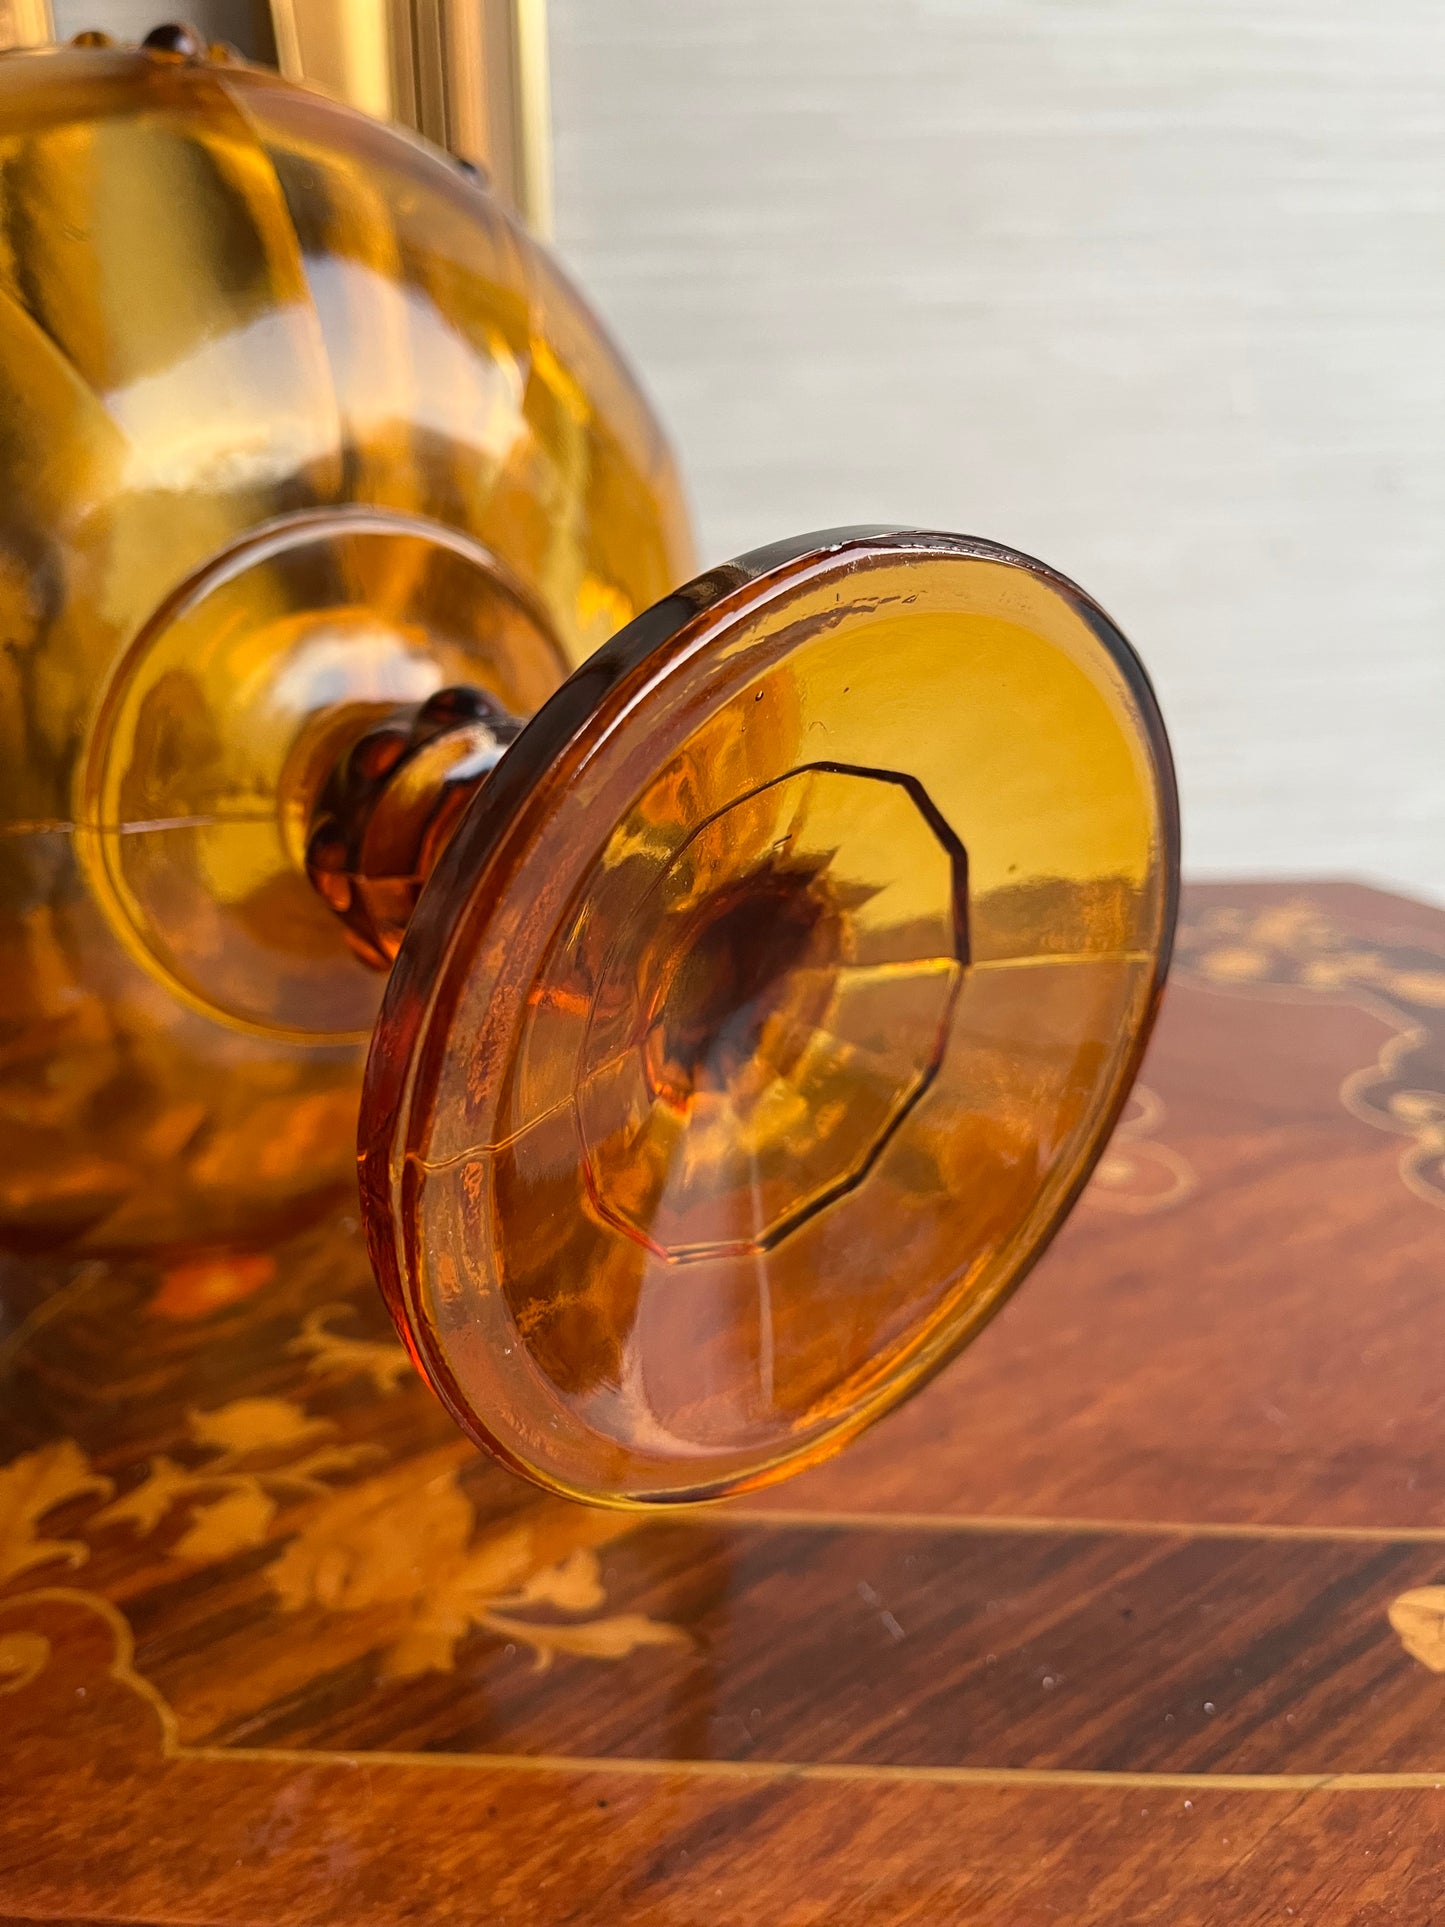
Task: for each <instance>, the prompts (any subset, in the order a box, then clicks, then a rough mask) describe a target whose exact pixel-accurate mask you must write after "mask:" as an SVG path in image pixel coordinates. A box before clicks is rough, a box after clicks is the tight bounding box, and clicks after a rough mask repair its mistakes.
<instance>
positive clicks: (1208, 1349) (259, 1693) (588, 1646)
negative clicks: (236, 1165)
mask: <svg viewBox="0 0 1445 1927" xmlns="http://www.w3.org/2000/svg"><path fill="white" fill-rule="evenodd" d="M1442 1160H1445V913H1441V912H1439V911H1434V910H1429V909H1426V908H1423V907H1422V906H1420V905H1417V904H1412V903H1408V902H1405V901H1402V900H1400V899H1398V898H1394V897H1388V896H1384V895H1381V894H1379V893H1376V892H1373V891H1368V890H1364V889H1361V888H1357V887H1352V886H1345V885H1340V886H1327V887H1325V886H1313V885H1312V886H1309V887H1308V888H1305V887H1300V888H1298V889H1291V888H1283V887H1279V886H1268V887H1266V886H1238V887H1223V886H1216V887H1211V888H1207V889H1196V890H1194V891H1193V892H1192V893H1190V895H1189V897H1188V900H1187V904H1186V911H1185V917H1184V923H1183V929H1182V932H1181V942H1180V948H1179V957H1178V965H1177V970H1176V974H1175V977H1174V980H1173V986H1172V988H1171V990H1170V993H1169V997H1168V1000H1167V1004H1166V1008H1165V1013H1164V1017H1163V1019H1162V1022H1161V1025H1160V1029H1159V1032H1158V1035H1157V1038H1156V1041H1155V1045H1154V1048H1153V1050H1152V1052H1151V1055H1150V1058H1149V1061H1148V1064H1147V1066H1146V1068H1145V1073H1144V1080H1143V1085H1142V1087H1141V1089H1140V1092H1139V1094H1138V1097H1137V1098H1136V1100H1135V1102H1134V1104H1133V1107H1132V1110H1131V1113H1130V1115H1129V1117H1128V1119H1127V1120H1126V1122H1125V1125H1124V1126H1123V1128H1122V1129H1121V1131H1120V1133H1119V1135H1118V1137H1117V1138H1116V1140H1115V1143H1114V1145H1113V1147H1112V1148H1111V1150H1110V1153H1109V1155H1108V1157H1107V1159H1106V1161H1105V1163H1104V1165H1103V1166H1102V1167H1101V1169H1100V1172H1099V1173H1098V1175H1097V1177H1096V1179H1095V1182H1094V1184H1093V1186H1092V1188H1091V1190H1090V1192H1089V1194H1088V1195H1087V1196H1086V1198H1085V1199H1084V1201H1083V1203H1082V1205H1081V1206H1080V1209H1079V1211H1078V1212H1077V1214H1076V1216H1075V1218H1074V1220H1073V1222H1072V1224H1071V1225H1070V1227H1069V1229H1068V1230H1067V1231H1066V1233H1065V1234H1064V1236H1063V1237H1062V1238H1061V1239H1060V1240H1059V1243H1058V1244H1057V1246H1056V1247H1055V1249H1054V1250H1053V1251H1052V1252H1051V1253H1050V1255H1049V1257H1048V1258H1047V1259H1046V1261H1045V1262H1044V1264H1043V1265H1042V1266H1041V1267H1040V1269H1039V1271H1038V1273H1037V1275H1036V1276H1035V1278H1034V1279H1033V1280H1032V1281H1031V1283H1030V1284H1029V1286H1028V1287H1027V1289H1026V1290H1025V1291H1024V1292H1023V1294H1022V1295H1021V1297H1020V1298H1019V1299H1018V1300H1017V1301H1016V1303H1015V1304H1014V1305H1013V1306H1011V1307H1010V1308H1009V1310H1008V1311H1007V1312H1006V1313H1005V1314H1004V1315H1003V1316H1002V1317H1001V1318H1000V1319H999V1321H998V1322H997V1324H995V1325H994V1326H993V1327H992V1328H991V1329H990V1330H989V1331H988V1332H987V1333H986V1334H985V1335H984V1337H983V1338H982V1339H981V1340H980V1342H979V1343H978V1345H977V1346H976V1347H975V1348H974V1350H973V1351H972V1352H971V1353H970V1354H969V1355H968V1357H966V1358H965V1359H963V1360H962V1361H960V1362H959V1363H958V1364H957V1365H955V1366H954V1367H953V1368H952V1369H951V1370H950V1371H949V1372H948V1373H947V1374H946V1375H945V1376H944V1377H943V1379H942V1380H940V1381H939V1382H938V1383H937V1384H935V1385H934V1386H933V1387H932V1388H931V1389H930V1390H929V1391H928V1392H927V1393H925V1394H924V1395H923V1396H922V1397H921V1398H919V1399H918V1400H917V1401H916V1402H915V1403H914V1404H913V1405H912V1406H911V1407H910V1408H909V1409H907V1410H906V1411H904V1412H902V1413H900V1414H898V1415H897V1416H896V1417H895V1418H893V1419H892V1420H891V1421H890V1422H889V1423H887V1424H885V1425H884V1426H883V1427H881V1428H880V1429H879V1430H878V1431H876V1432H875V1433H874V1434H873V1435H872V1436H871V1437H870V1438H869V1439H867V1440H865V1441H864V1442H863V1443H862V1444H861V1445H860V1446H858V1447H856V1448H854V1450H853V1451H852V1452H851V1453H850V1454H848V1455H847V1456H845V1457H844V1458H843V1459H841V1460H839V1461H837V1462H836V1463H835V1464H833V1465H831V1466H828V1467H826V1468H824V1469H823V1470H821V1471H819V1472H816V1473H814V1474H812V1475H810V1476H809V1477H808V1478H807V1479H806V1480H804V1481H801V1482H797V1483H794V1484H792V1485H788V1486H784V1487H782V1488H781V1489H779V1490H778V1491H777V1492H776V1493H774V1494H772V1495H769V1496H768V1497H767V1498H766V1499H763V1500H758V1501H755V1502H752V1503H749V1504H747V1505H733V1506H729V1507H726V1508H723V1509H718V1510H712V1511H706V1512H702V1513H700V1514H697V1515H695V1516H690V1517H685V1518H675V1519H668V1520H665V1521H661V1522H649V1521H647V1520H643V1521H640V1522H639V1521H638V1520H637V1519H635V1518H633V1517H631V1516H619V1515H612V1514H602V1513H593V1512H588V1511H583V1510H581V1509H577V1508H573V1507H569V1506H567V1505H564V1504H562V1503H560V1502H555V1501H550V1500H544V1499H538V1498H536V1497H534V1496H533V1495H531V1494H530V1493H529V1492H528V1491H527V1490H526V1489H524V1488H523V1487H521V1486H520V1485H517V1484H515V1483H514V1482H512V1481H511V1480H510V1479H509V1478H508V1477H507V1476H506V1475H505V1474H503V1473H501V1472H499V1471H497V1470H496V1469H494V1468H492V1467H491V1466H489V1465H486V1464H483V1463H482V1462H481V1461H480V1460H479V1459H477V1458H476V1457H475V1456H474V1455H473V1454H472V1453H471V1452H470V1451H469V1450H468V1449H467V1448H466V1447H465V1446H464V1445H463V1444H461V1443H460V1442H459V1441H458V1440H457V1438H456V1437H455V1435H454V1434H453V1432H452V1431H451V1428H450V1426H449V1424H448V1422H447V1421H446V1420H445V1419H444V1418H443V1417H442V1416H441V1414H440V1413H439V1411H437V1410H436V1409H435V1408H434V1407H433V1406H432V1404H431V1403H430V1401H429V1400H428V1398H427V1396H426V1395H425V1394H424V1393H423V1392H422V1390H421V1389H420V1387H419V1386H418V1385H417V1384H416V1383H415V1382H414V1380H413V1379H412V1377H411V1375H410V1370H409V1367H407V1365H406V1363H405V1361H404V1359H403V1357H402V1354H401V1353H400V1351H399V1350H398V1349H397V1348H396V1346H395V1344H394V1343H393V1341H392V1340H391V1338H390V1336H389V1334H388V1331H387V1328H386V1324H385V1319H384V1316H383V1314H382V1311H381V1307H380V1305H379V1302H378V1301H377V1298H376V1295H375V1292H374V1290H373V1288H372V1286H371V1284H370V1281H369V1277H368V1273H367V1269H366V1264H365V1259H364V1256H363V1254H362V1252H361V1249H360V1247H359V1244H358V1241H357V1235H356V1226H355V1223H354V1222H353V1221H351V1220H346V1221H343V1222H340V1223H336V1224H333V1225H330V1226H328V1227H326V1228H325V1229H324V1230H323V1231H322V1232H320V1233H313V1234H311V1235H309V1236H307V1237H304V1238H301V1239H299V1240H297V1241H296V1242H295V1243H294V1244H292V1245H290V1246H288V1247H286V1248H284V1249H279V1250H276V1251H274V1252H269V1253H265V1254H262V1255H259V1256H258V1255H251V1256H241V1257H234V1258H230V1259H216V1260H211V1261H207V1262H191V1263H187V1264H183V1265H178V1266H173V1267H171V1268H170V1269H168V1270H165V1271H163V1272H158V1271H157V1270H155V1269H154V1268H152V1267H148V1266H146V1265H143V1264H131V1265H120V1266H108V1265H101V1264H97V1263H91V1264H82V1265H78V1266H70V1267H66V1268H62V1267H59V1266H47V1265H46V1264H44V1263H41V1262H38V1261H35V1260H31V1261H28V1262H26V1263H24V1264H19V1263H14V1264H12V1265H11V1267H10V1269H9V1271H8V1273H7V1274H6V1277H5V1281H4V1298H3V1305H4V1318H5V1322H4V1324H3V1326H0V1334H3V1335H0V1374H3V1377H0V1384H3V1408H0V1576H3V1577H4V1580H5V1583H4V1587H3V1591H0V1694H3V1697H0V1917H3V1919H5V1920H7V1921H20V1920H40V1919H43V1920H68V1921H77V1920H89V1921H99V1920H105V1921H122V1920H124V1921H176V1922H180V1921H186V1922H208V1923H209V1922H236V1923H242V1922H245V1923H253V1922H266V1923H292V1922H326V1923H331V1922H336V1923H343V1922H344V1923H348V1924H352V1923H373V1922H377V1923H380V1922H387V1923H390V1922H401V1921H407V1922H433V1921H435V1922H446V1923H457V1922H473V1921H476V1922H487V1923H495V1924H496V1927H504V1924H508V1927H510V1924H515V1927H543V1924H544V1923H545V1924H546V1927H553V1924H554V1923H556V1924H557V1927H560V1923H563V1922H573V1923H594V1922H596V1923H605V1924H606V1927H613V1924H614V1923H622V1922H626V1923H628V1924H629V1927H650V1924H651V1923H658V1924H661V1923H667V1924H668V1927H681V1924H683V1923H686V1924H687V1927H691V1924H692V1923H698V1922H705V1923H707V1924H708V1927H730V1924H731V1923H734V1922H736V1923H739V1927H741V1924H742V1923H747V1927H762V1924H763V1923H766V1927H795V1924H801V1923H813V1922H818V1923H828V1924H829V1927H833V1924H834V1923H852V1922H859V1923H868V1927H885V1924H891V1923H902V1922H916V1923H928V1924H929V1927H934V1924H935V1923H951V1922H964V1921H966V1922H968V1923H970V1924H971V1927H977V1924H983V1923H986V1924H988V1927H992V1924H994V1923H998V1924H999V1927H1015V1924H1017V1923H1029V1924H1032V1923H1044V1922H1050V1921H1055V1920H1057V1921H1066V1922H1069V1923H1071V1927H1079V1923H1089V1922H1099V1923H1104V1922H1108V1923H1126V1924H1127V1927H1136V1924H1137V1923H1142V1922H1153V1921H1160V1922H1164V1921H1167V1922H1169V1923H1171V1927H1188V1924H1189V1923H1200V1927H1205V1924H1206V1923H1207V1924H1208V1927H1221V1923H1230V1924H1231V1927H1232V1924H1233V1923H1243V1922H1255V1921H1260V1922H1264V1921H1268V1922H1280V1923H1283V1922H1288V1921H1294V1922H1297V1923H1300V1927H1305V1924H1306V1923H1308V1924H1309V1927H1339V1924H1341V1923H1345V1922H1353V1923H1361V1924H1362V1927H1363V1923H1367V1922H1368V1923H1384V1922H1391V1923H1395V1922H1401V1923H1421V1924H1422V1927H1423V1924H1424V1923H1427V1922H1430V1921H1436V1920H1440V1919H1442V1918H1445V1162H1442Z"/></svg>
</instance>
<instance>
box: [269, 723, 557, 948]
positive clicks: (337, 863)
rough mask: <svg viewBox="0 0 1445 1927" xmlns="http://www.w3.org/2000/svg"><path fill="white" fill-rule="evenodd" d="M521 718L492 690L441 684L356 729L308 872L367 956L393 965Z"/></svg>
mask: <svg viewBox="0 0 1445 1927" xmlns="http://www.w3.org/2000/svg"><path fill="white" fill-rule="evenodd" d="M522 721H523V719H522V718H520V717H517V716H513V715H511V714H510V713H509V712H508V711H507V710H505V709H503V708H502V707H501V706H500V704H498V703H497V702H496V701H495V700H494V699H493V698H492V697H490V696H488V695H487V694H486V692H485V691H484V690H481V689H475V688H470V687H466V686H462V687H457V688H451V689H439V690H438V691H437V692H436V694H435V695H433V696H429V697H428V698H427V700H426V701H425V702H424V703H419V704H413V705H410V706H408V707H406V708H401V709H397V710H395V711H394V712H393V713H392V714H391V715H390V716H388V717H386V718H385V719H384V720H383V721H382V722H379V723H375V724H373V725H372V727H370V728H369V729H367V730H366V732H365V733H364V734H363V735H361V736H358V737H356V738H355V739H354V740H353V741H352V743H351V744H350V746H349V747H348V749H347V750H346V752H345V754H344V755H343V756H342V757H341V758H340V760H339V761H338V762H337V763H336V764H335V765H334V766H333V767H332V769H331V771H330V773H329V774H328V775H327V776H326V778H325V780H324V781H323V783H322V785H321V787H320V789H319V790H318V791H317V794H316V798H315V802H314V804H313V806H312V808H311V812H310V818H309V821H308V825H307V833H306V873H307V875H308V876H309V877H310V879H311V881H312V883H313V884H314V885H315V886H316V888H317V889H318V890H319V891H320V893H321V895H322V896H323V897H324V898H325V899H326V901H327V903H329V904H330V906H331V908H332V909H333V910H334V911H335V912H336V914H337V916H339V917H340V919H341V921H342V923H343V924H344V925H345V928H346V936H347V941H348V942H349V943H350V945H351V947H352V949H353V950H355V952H356V953H357V955H358V956H359V957H362V958H363V959H364V960H365V961H366V962H367V963H369V964H373V965H375V966H376V968H377V969H379V970H389V969H390V967H391V965H392V962H393V961H394V959H395V957H396V953H397V950H398V949H399V947H400V945H401V940H402V937H403V935H404V934H405V931H406V926H407V923H408V921H409V920H410V917H411V913H412V911H413V910H414V909H415V907H416V900H417V897H418V896H419V895H420V893H421V886H422V885H423V883H425V881H426V879H427V877H428V876H429V875H430V874H431V871H432V868H433V866H434V865H435V863H436V861H437V858H438V857H439V856H440V855H441V853H442V851H443V850H444V849H445V848H446V845H447V842H448V840H449V839H450V837H451V834H452V831H453V830H454V829H455V828H456V825H457V823H458V821H459V820H460V818H461V814H462V812H463V810H464V809H465V808H466V806H467V804H468V803H469V802H470V800H471V798H472V797H473V796H474V795H475V794H476V792H477V791H478V790H479V789H480V788H481V786H482V785H483V783H485V782H486V780H487V778H488V777H489V776H490V775H491V773H492V771H493V770H494V769H495V768H496V766H497V764H498V763H499V762H500V761H501V759H502V757H503V756H504V755H505V754H506V751H507V749H508V747H509V746H510V745H511V743H512V742H513V741H514V740H515V739H516V737H517V736H518V735H519V734H520V732H521V729H522Z"/></svg>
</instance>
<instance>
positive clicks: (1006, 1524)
mask: <svg viewBox="0 0 1445 1927" xmlns="http://www.w3.org/2000/svg"><path fill="white" fill-rule="evenodd" d="M667 1523H668V1524H669V1525H689V1526H704V1527H706V1526H713V1527H716V1526H719V1525H741V1526H776V1527H784V1526H788V1527H793V1528H796V1529H797V1530H799V1531H803V1532H827V1531H837V1532H861V1531H867V1532H957V1533H973V1534H976V1535H977V1534H985V1533H999V1534H1004V1533H1047V1532H1057V1533H1063V1534H1069V1533H1073V1534H1078V1535H1086V1536H1088V1537H1091V1538H1096V1539H1108V1538H1114V1537H1116V1536H1121V1537H1126V1538H1136V1539H1137V1538H1160V1539H1293V1540H1300V1541H1304V1542H1306V1543H1309V1542H1314V1543H1316V1544H1329V1543H1334V1542H1339V1543H1344V1544H1351V1543H1354V1544H1361V1545H1445V1526H1333V1525H1290V1524H1275V1523H1269V1522H1257V1521H1251V1520H1214V1519H1206V1520H1199V1519H1050V1518H1037V1519H1034V1518H1019V1517H1016V1516H1007V1515H1004V1514H1000V1515H999V1516H997V1517H993V1516H991V1515H990V1514H988V1513H957V1514H955V1513H950V1512H808V1511H795V1510H793V1509H791V1508H789V1509H786V1510H785V1509H784V1508H783V1507H781V1506H730V1505H726V1504H724V1505H720V1506H718V1507H717V1508H716V1509H715V1510H712V1509H708V1510H703V1511H694V1512H687V1513H684V1512H681V1511H679V1512H678V1513H676V1514H675V1515H673V1514H669V1515H668V1519H667Z"/></svg>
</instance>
